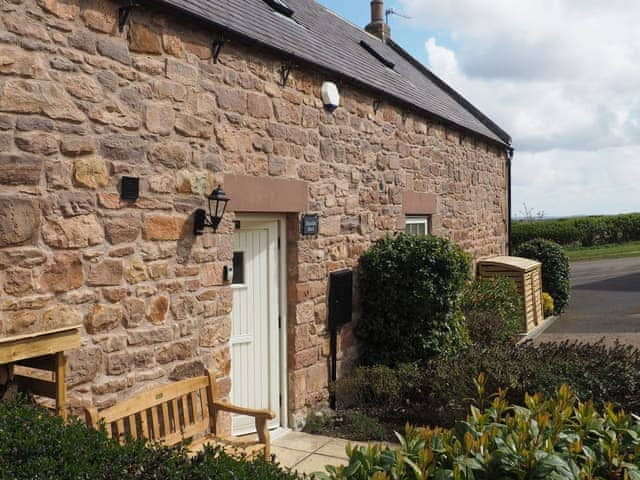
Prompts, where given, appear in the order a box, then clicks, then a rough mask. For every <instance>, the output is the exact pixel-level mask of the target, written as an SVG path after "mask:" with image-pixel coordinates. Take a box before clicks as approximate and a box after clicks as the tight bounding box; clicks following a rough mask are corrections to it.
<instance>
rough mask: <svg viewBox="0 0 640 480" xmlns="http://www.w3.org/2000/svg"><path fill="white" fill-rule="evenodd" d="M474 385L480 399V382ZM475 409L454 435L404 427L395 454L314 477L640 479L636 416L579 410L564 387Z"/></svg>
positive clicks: (352, 457)
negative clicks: (547, 394) (545, 394)
mask: <svg viewBox="0 0 640 480" xmlns="http://www.w3.org/2000/svg"><path fill="white" fill-rule="evenodd" d="M476 383H477V385H478V390H480V392H479V393H480V395H481V396H482V397H483V396H484V392H483V391H481V390H483V389H484V388H486V385H484V384H483V378H482V377H480V378H478V379H477V381H476ZM482 397H481V400H484V401H486V398H482ZM481 403H484V402H481ZM481 403H480V404H478V405H477V407H473V408H472V409H471V412H470V414H468V416H467V418H466V420H464V421H460V422H458V423H457V424H456V426H455V428H454V429H452V430H443V429H441V428H434V429H431V428H411V427H407V428H406V434H405V435H404V436H398V439H399V440H400V447H399V448H397V449H394V450H392V449H390V448H381V447H379V446H371V445H369V446H367V447H355V448H351V447H348V449H347V454H348V455H349V463H348V465H346V466H341V467H331V466H329V467H327V473H326V474H324V475H321V476H320V478H321V479H327V480H365V479H380V480H384V479H394V480H429V479H433V480H444V479H452V480H453V479H456V480H477V479H541V480H542V479H558V480H560V479H567V480H583V479H619V480H623V479H625V480H626V479H638V478H640V461H639V460H640V458H639V454H640V418H638V417H635V416H632V415H629V414H625V413H624V412H619V411H615V410H614V409H613V408H609V407H606V408H602V407H600V408H596V407H595V406H594V405H593V404H591V403H582V402H580V401H578V400H577V399H576V397H575V396H574V395H573V394H572V393H571V391H570V390H569V389H568V388H567V387H566V386H563V387H561V388H560V389H559V390H558V391H557V393H555V395H553V396H552V397H550V398H549V399H546V400H545V399H544V398H543V397H542V396H541V395H535V396H532V397H529V396H527V397H526V398H525V399H524V402H523V403H519V404H515V405H514V404H510V403H509V402H508V401H507V399H506V397H505V392H504V391H502V392H500V394H499V395H498V396H497V397H496V398H494V399H493V400H492V401H491V402H490V403H489V405H488V406H486V408H484V407H483V406H482V405H481Z"/></svg>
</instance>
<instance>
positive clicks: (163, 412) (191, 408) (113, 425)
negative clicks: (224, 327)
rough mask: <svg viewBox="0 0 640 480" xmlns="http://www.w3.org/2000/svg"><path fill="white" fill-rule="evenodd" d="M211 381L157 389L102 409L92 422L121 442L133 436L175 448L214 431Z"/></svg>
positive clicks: (205, 378)
mask: <svg viewBox="0 0 640 480" xmlns="http://www.w3.org/2000/svg"><path fill="white" fill-rule="evenodd" d="M209 382H210V377H200V378H193V379H188V380H183V381H181V382H176V383H171V384H167V385H164V386H161V387H158V388H154V389H153V390H149V391H147V392H142V393H140V394H138V395H134V396H133V397H131V398H129V399H127V400H125V401H124V402H122V403H120V404H117V405H114V406H113V407H109V408H106V409H105V410H102V411H101V412H99V414H98V418H97V419H94V420H92V421H94V422H96V423H97V422H98V421H100V420H103V421H104V422H105V427H106V429H107V433H108V435H109V436H111V437H115V438H118V439H120V440H121V441H123V440H124V438H125V437H126V435H130V436H131V437H133V438H147V439H149V440H151V441H156V442H161V443H164V444H166V445H174V444H176V443H179V442H182V441H184V440H185V439H188V438H191V437H193V436H194V435H198V434H201V433H205V432H207V430H209V429H211V423H212V422H211V418H210V412H211V405H212V404H213V398H212V397H211V395H210V392H211V391H212V390H211V389H210V385H209ZM210 397H211V398H210Z"/></svg>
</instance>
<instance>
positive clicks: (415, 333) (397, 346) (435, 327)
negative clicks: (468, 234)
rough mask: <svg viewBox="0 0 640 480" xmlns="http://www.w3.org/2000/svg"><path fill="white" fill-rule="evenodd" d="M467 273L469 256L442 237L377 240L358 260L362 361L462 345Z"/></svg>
mask: <svg viewBox="0 0 640 480" xmlns="http://www.w3.org/2000/svg"><path fill="white" fill-rule="evenodd" d="M469 274H470V258H469V256H468V255H467V254H466V253H464V252H463V251H462V249H461V248H460V247H459V246H458V245H456V244H454V243H453V242H450V241H449V240H446V239H444V238H438V237H434V236H424V235H408V234H404V233H402V234H399V235H397V236H395V237H386V238H382V239H380V240H378V241H377V242H376V243H375V244H374V245H373V246H372V247H371V248H370V249H369V250H367V251H366V252H365V253H364V255H363V256H362V257H361V259H360V269H359V293H360V304H361V317H360V320H359V321H358V324H357V326H356V331H355V333H356V336H357V337H358V338H359V339H360V340H361V342H362V361H363V363H365V364H369V365H372V364H385V365H396V364H398V363H402V362H411V361H414V360H418V359H422V358H428V357H431V356H434V355H438V354H441V353H445V352H452V351H455V350H456V349H457V348H459V347H460V346H461V345H463V344H464V343H465V341H466V332H465V331H464V322H463V315H462V311H461V309H460V300H461V293H462V290H463V288H464V285H465V282H466V281H467V279H468V278H469Z"/></svg>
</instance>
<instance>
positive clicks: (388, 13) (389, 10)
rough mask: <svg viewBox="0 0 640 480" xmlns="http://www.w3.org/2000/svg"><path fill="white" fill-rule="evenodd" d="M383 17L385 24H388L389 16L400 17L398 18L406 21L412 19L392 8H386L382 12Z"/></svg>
mask: <svg viewBox="0 0 640 480" xmlns="http://www.w3.org/2000/svg"><path fill="white" fill-rule="evenodd" d="M384 15H385V17H386V19H385V21H386V22H387V23H389V16H391V15H395V16H396V17H400V18H406V19H407V20H411V19H412V18H413V17H409V16H408V15H405V14H404V13H401V12H398V11H397V10H395V9H393V8H387V9H386V10H385V12H384Z"/></svg>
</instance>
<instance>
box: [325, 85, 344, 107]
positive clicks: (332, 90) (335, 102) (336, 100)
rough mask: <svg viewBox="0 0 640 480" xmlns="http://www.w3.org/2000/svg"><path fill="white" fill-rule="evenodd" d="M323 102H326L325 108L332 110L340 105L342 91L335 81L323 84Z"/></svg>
mask: <svg viewBox="0 0 640 480" xmlns="http://www.w3.org/2000/svg"><path fill="white" fill-rule="evenodd" d="M322 103H324V108H326V109H327V110H329V111H330V112H333V111H334V110H335V109H336V108H338V107H339V106H340V93H339V92H338V87H337V86H336V84H335V83H333V82H324V83H323V84H322Z"/></svg>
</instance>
